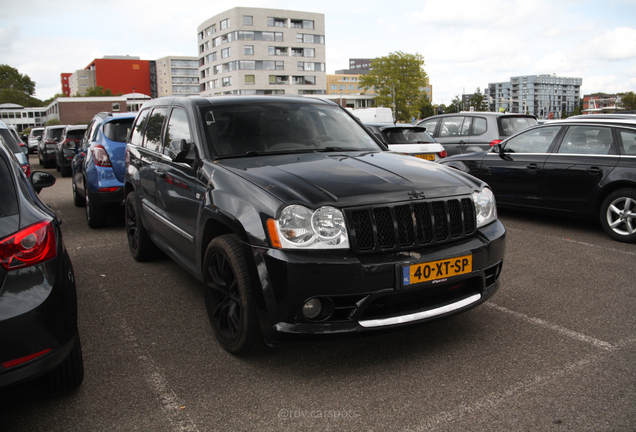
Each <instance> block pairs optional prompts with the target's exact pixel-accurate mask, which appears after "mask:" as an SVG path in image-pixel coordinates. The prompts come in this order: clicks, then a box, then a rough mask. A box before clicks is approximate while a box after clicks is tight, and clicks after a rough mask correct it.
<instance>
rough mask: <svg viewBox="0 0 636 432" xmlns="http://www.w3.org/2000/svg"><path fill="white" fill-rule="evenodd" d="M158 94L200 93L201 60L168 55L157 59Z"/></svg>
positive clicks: (182, 94) (183, 94)
mask: <svg viewBox="0 0 636 432" xmlns="http://www.w3.org/2000/svg"><path fill="white" fill-rule="evenodd" d="M156 62H157V96H170V95H176V96H187V95H198V94H199V60H198V59H197V58H196V57H177V56H168V57H163V58H160V59H158V60H157V61H156Z"/></svg>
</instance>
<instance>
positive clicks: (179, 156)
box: [167, 139, 192, 162]
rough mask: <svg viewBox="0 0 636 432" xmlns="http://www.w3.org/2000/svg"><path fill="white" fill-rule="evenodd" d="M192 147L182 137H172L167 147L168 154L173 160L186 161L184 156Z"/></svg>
mask: <svg viewBox="0 0 636 432" xmlns="http://www.w3.org/2000/svg"><path fill="white" fill-rule="evenodd" d="M191 149H192V145H191V144H189V143H187V142H186V140H184V139H174V140H172V141H170V147H168V149H167V151H168V156H170V158H171V159H172V160H173V161H175V162H186V159H187V158H186V156H187V155H188V153H189V152H190V150H191Z"/></svg>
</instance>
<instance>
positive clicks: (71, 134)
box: [66, 130, 84, 140]
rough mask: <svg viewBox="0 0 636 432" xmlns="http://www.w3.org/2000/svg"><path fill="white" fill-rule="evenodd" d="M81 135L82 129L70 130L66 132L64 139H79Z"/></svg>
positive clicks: (82, 134)
mask: <svg viewBox="0 0 636 432" xmlns="http://www.w3.org/2000/svg"><path fill="white" fill-rule="evenodd" d="M83 136H84V131H83V130H71V131H68V132H67V133H66V139H72V140H81V139H82V137H83Z"/></svg>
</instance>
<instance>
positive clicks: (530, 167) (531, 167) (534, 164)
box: [526, 163, 539, 170]
mask: <svg viewBox="0 0 636 432" xmlns="http://www.w3.org/2000/svg"><path fill="white" fill-rule="evenodd" d="M526 168H528V169H531V170H538V169H539V165H537V164H536V163H531V164H530V165H528V166H527V167H526Z"/></svg>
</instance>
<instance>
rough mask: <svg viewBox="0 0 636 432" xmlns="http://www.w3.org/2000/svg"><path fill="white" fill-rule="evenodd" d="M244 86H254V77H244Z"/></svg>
mask: <svg viewBox="0 0 636 432" xmlns="http://www.w3.org/2000/svg"><path fill="white" fill-rule="evenodd" d="M245 84H246V85H254V84H256V79H255V76H254V75H245Z"/></svg>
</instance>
